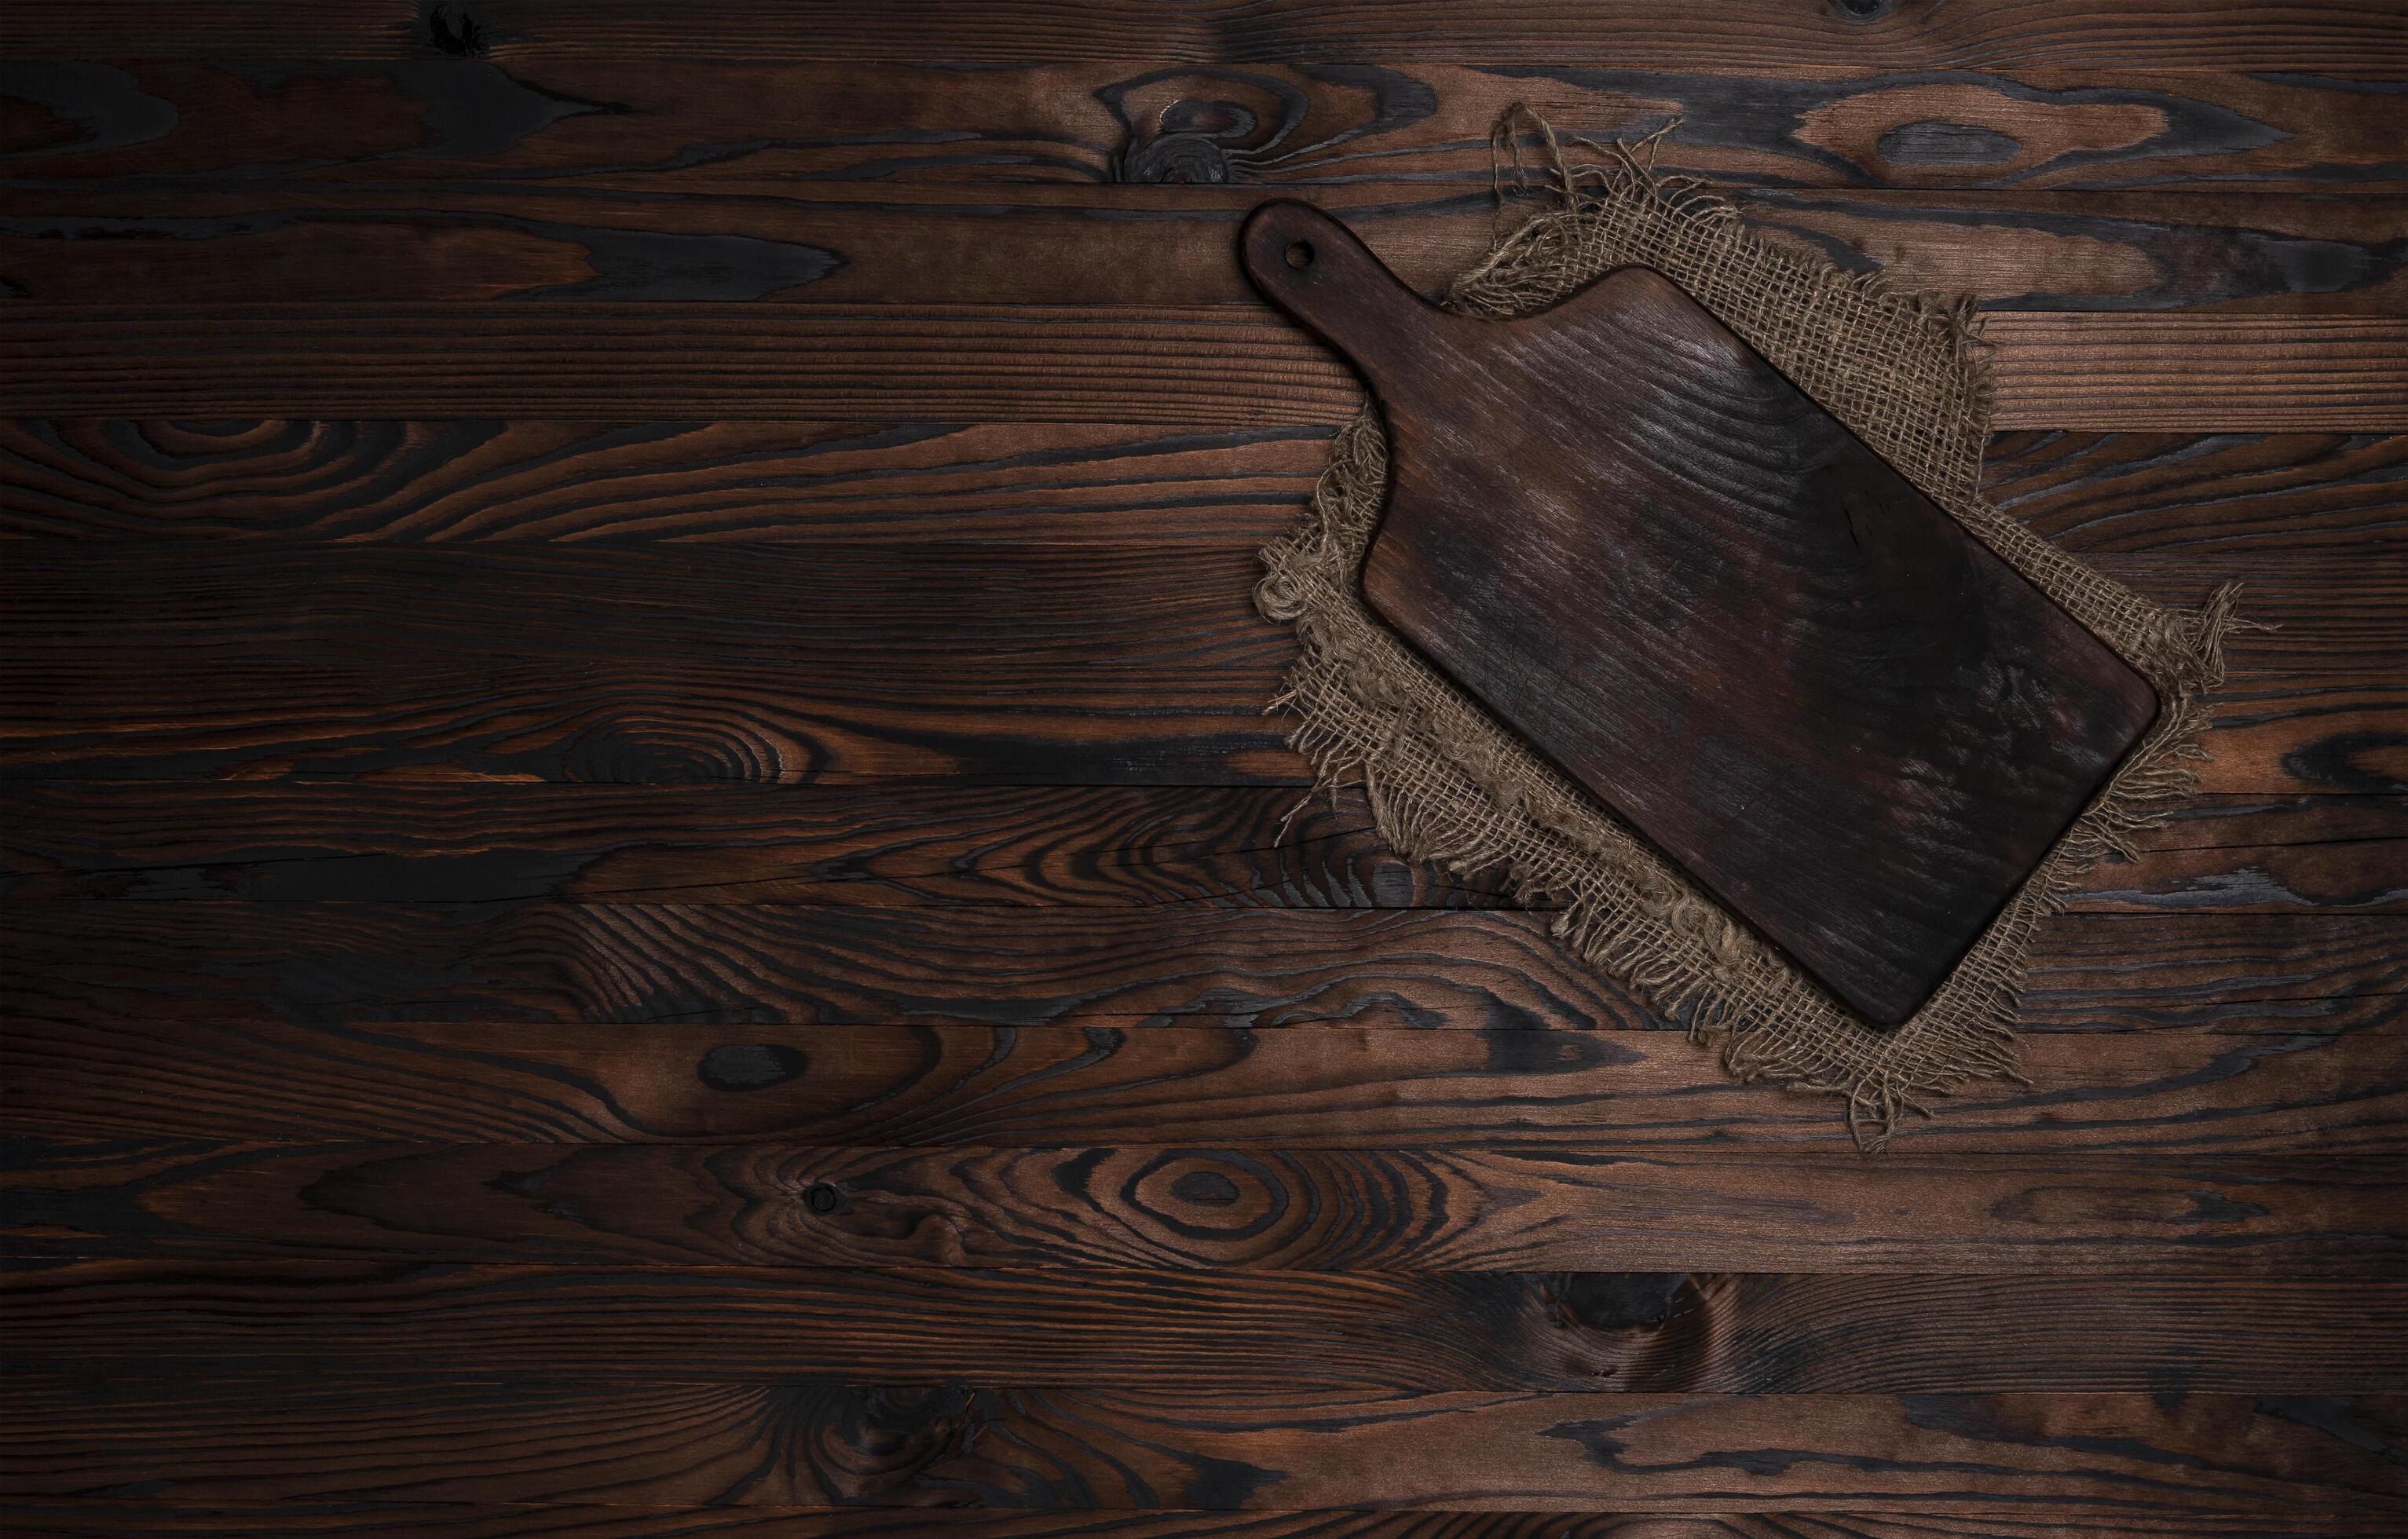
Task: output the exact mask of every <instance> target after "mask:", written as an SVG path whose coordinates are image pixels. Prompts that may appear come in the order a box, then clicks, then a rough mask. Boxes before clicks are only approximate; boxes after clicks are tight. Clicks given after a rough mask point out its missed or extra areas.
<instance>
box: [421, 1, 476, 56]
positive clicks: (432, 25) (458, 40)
mask: <svg viewBox="0 0 2408 1539" xmlns="http://www.w3.org/2000/svg"><path fill="white" fill-rule="evenodd" d="M426 37H427V40H428V41H429V42H431V43H433V44H434V45H435V47H436V50H437V52H440V53H446V54H449V55H451V56H452V58H454V59H481V58H483V57H484V56H485V50H486V48H487V44H486V41H485V29H484V26H483V25H482V24H481V23H480V22H479V21H478V20H477V19H476V18H475V17H473V16H471V15H469V14H468V12H467V11H466V9H465V8H464V9H462V10H459V11H457V12H456V13H455V12H454V11H453V9H452V7H450V6H446V5H435V6H430V7H427V10H426Z"/></svg>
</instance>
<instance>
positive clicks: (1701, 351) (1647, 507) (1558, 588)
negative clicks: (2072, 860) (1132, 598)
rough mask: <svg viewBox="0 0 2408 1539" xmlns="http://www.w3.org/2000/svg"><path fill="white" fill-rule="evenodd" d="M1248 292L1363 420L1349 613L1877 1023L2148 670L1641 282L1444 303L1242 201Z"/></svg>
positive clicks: (1903, 995) (1298, 223) (2020, 847)
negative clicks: (1380, 448) (1556, 294)
mask: <svg viewBox="0 0 2408 1539" xmlns="http://www.w3.org/2000/svg"><path fill="white" fill-rule="evenodd" d="M1240 249H1241V252H1242V255H1243V259H1244V262H1245V265H1246V269H1247V271H1248V273H1249V274H1250V275H1251V276H1252V278H1253V279H1254V284H1255V285H1256V287H1258V288H1260V289H1261V290H1262V292H1264V293H1265V294H1266V295H1268V296H1269V298H1270V299H1271V300H1272V301H1273V302H1274V303H1276V304H1278V305H1279V306H1282V307H1283V308H1284V309H1285V310H1286V311H1287V312H1288V313H1289V314H1291V315H1293V316H1294V317H1295V318H1296V319H1297V321H1301V322H1303V323H1304V324H1305V325H1306V326H1307V327H1309V328H1310V329H1312V331H1314V332H1315V333H1317V334H1319V335H1321V336H1322V337H1323V338H1324V339H1325V340H1326V341H1328V342H1329V343H1330V344H1331V345H1332V346H1334V347H1336V348H1337V349H1339V350H1340V352H1342V353H1344V354H1345V355H1346V356H1347V358H1348V359H1349V360H1350V361H1352V363H1354V365H1355V368H1356V369H1357V370H1358V371H1360V372H1361V374H1362V376H1363V378H1364V379H1365V380H1366V382H1368V383H1369V386H1370V388H1371V391H1372V392H1373V394H1374V395H1375V396H1376V397H1377V399H1378V401H1379V405H1380V409H1381V412H1382V414H1383V417H1384V418H1385V419H1386V422H1387V428H1388V435H1389V444H1390V462H1389V485H1388V502H1387V508H1386V511H1385V513H1384V514H1383V518H1382V521H1381V525H1380V529H1379V532H1378V534H1377V536H1376V538H1375V539H1374V541H1373V543H1372V546H1371V549H1370V551H1369V555H1368V556H1367V558H1366V559H1365V562H1364V567H1363V593H1364V597H1365V598H1366V599H1367V600H1368V601H1369V605H1370V606H1371V607H1372V608H1373V609H1374V610H1375V611H1376V612H1377V613H1378V614H1379V615H1380V616H1381V617H1382V618H1383V619H1384V620H1386V621H1387V622H1388V623H1389V624H1390V625H1392V626H1394V627H1395V628H1396V629H1397V631H1398V632H1399V633H1400V634H1403V635H1404V636H1405V637H1406V638H1407V639H1408V640H1409V641H1411V642H1412V645H1413V646H1414V647H1415V648H1418V649H1419V650H1420V651H1421V652H1422V653H1423V654H1424V655H1426V657H1427V658H1429V660H1430V661H1431V662H1432V663H1435V664H1436V665H1437V666H1438V667H1439V668H1440V669H1441V671H1443V672H1444V673H1446V674H1447V675H1448V676H1450V677H1452V678H1453V679H1454V680H1455V682H1456V683H1457V684H1459V685H1460V686H1462V687H1463V688H1464V689H1465V690H1467V691H1469V692H1470V693H1471V694H1472V695H1473V696H1474V697H1475V698H1477V699H1479V700H1480V701H1481V702H1483V703H1484V705H1486V706H1487V707H1488V708H1489V709H1490V710H1491V711H1492V712H1494V713H1495V714H1496V715H1497V716H1498V717H1499V718H1500V719H1502V720H1504V721H1505V722H1507V723H1508V724H1510V725H1511V726H1512V727H1513V728H1514V729H1515V730H1516V731H1518V732H1519V733H1521V734H1523V736H1525V737H1526V738H1527V739H1528V741H1529V742H1530V743H1531V744H1532V745H1533V746H1534V747H1536V748H1538V749H1539V750H1540V751H1541V753H1543V754H1544V755H1546V756H1547V757H1548V758H1550V759H1551V760H1552V761H1553V762H1555V763H1556V764H1557V765H1559V766H1560V767H1561V768H1562V769H1563V770H1564V771H1565V772H1566V773H1568V774H1569V775H1570V777H1572V778H1573V779H1574V780H1576V781H1578V782H1579V783H1580V784H1582V785H1584V786H1585V787H1586V788H1587V789H1588V790H1589V791H1591V792H1592V793H1594V794H1595V795H1596V796H1597V797H1598V799H1599V800H1600V801H1602V802H1603V803H1605V804H1606V805H1608V806H1609V807H1611V808H1613V810H1614V811H1616V812H1617V813H1619V814H1620V815H1621V816H1622V817H1623V818H1624V819H1626V820H1627V821H1628V822H1629V823H1630V824H1631V825H1632V826H1633V827H1634V828H1636V829H1637V830H1638V831H1639V832H1640V833H1641V834H1643V835H1644V836H1645V837H1647V838H1648V839H1649V840H1651V841H1653V842H1654V843H1655V844H1656V846H1657V847H1658V848H1660V849H1662V850H1663V852H1664V853H1665V854H1667V855H1668V856H1670V858H1671V859H1672V860H1673V861H1675V862H1678V863H1679V864H1680V865H1681V866H1683V867H1684V869H1686V870H1687V871H1688V873H1689V874H1690V875H1691V876H1693V877H1695V878H1696V879H1697V880H1698V881H1699V883H1700V884H1702V885H1703V886H1704V887H1705V888H1706V889H1707V890H1708V891H1711V892H1712V893H1713V894H1714V896H1715V897H1716V898H1717V899H1718V900H1720V901H1721V902H1722V903H1723V904H1724V905H1726V906H1727V907H1728V908H1729V909H1730V910H1731V911H1732V912H1733V913H1734V914H1736V915H1738V916H1739V917H1740V918H1742V919H1745V920H1746V921H1747V922H1748V923H1749V924H1750V925H1752V926H1754V927H1755V928H1756V930H1757V931H1758V932H1759V933H1761V934H1763V935H1764V936H1765V937H1766V938H1768V939H1769V940H1770V941H1771V942H1773V943H1774V944H1775V945H1776V946H1778V947H1780V948H1782V949H1783V950H1784V951H1785V952H1786V953H1787V954H1788V955H1789V956H1790V957H1791V958H1792V959H1794V960H1795V961H1796V962H1798V963H1799V965H1800V966H1801V967H1803V968H1804V969H1805V971H1806V972H1807V973H1808V974H1809V975H1810V976H1813V977H1814V978H1815V979H1816V980H1817V981H1819V982H1820V983H1821V984H1822V985H1823V987H1824V988H1826V989H1827V990H1829V991H1830V992H1831V993H1832V994H1833V995H1835V996H1836V997H1837V998H1838V999H1840V1000H1841V1001H1842V1003H1844V1004H1845V1005H1848V1006H1850V1007H1851V1008H1853V1009H1854V1010H1856V1012H1857V1013H1859V1014H1860V1015H1862V1016H1864V1017H1865V1018H1867V1019H1870V1020H1871V1021H1873V1022H1875V1023H1877V1024H1881V1025H1895V1024H1897V1023H1898V1022H1899V1021H1902V1020H1904V1019H1907V1018H1908V1017H1909V1016H1911V1015H1912V1014H1914V1010H1915V1009H1916V1008H1917V1007H1918V1006H1919V1005H1921V1004H1922V1003H1923V1001H1924V1000H1925V999H1926V998H1928V996H1929V995H1930V993H1931V991H1932V990H1934V989H1936V988H1938V987H1939V985H1940V983H1941V982H1942V980H1943V979H1944V978H1945V977H1946V976H1947V974H1948V972H1949V970H1950V969H1951V968H1952V967H1954V966H1955V964H1956V962H1957V959H1958V958H1959V957H1961V956H1962V955H1963V954H1964V951H1965V949H1966V948H1967V947H1968V946H1970V945H1971V942H1972V941H1973V940H1974V938H1975V937H1976V936H1977V935H1978V934H1979V933H1981V931H1982V930H1983V928H1984V927H1985V925H1987V923H1988V922H1989V920H1990V919H1991V918H1992V917H1993V916H1995V915H1996V914H1997V913H1998V911H1999V909H2000V906H2001V905H2003V904H2004V903H2005V901H2006V900H2007V898H2008V897H2009V896H2011V895H2012V894H2013V892H2014V890H2015V889H2016V888H2017V887H2018V886H2020V885H2021V884H2022V882H2023V881H2024V879H2025V878H2026V877H2027V876H2029V875H2030V873H2031V871H2032V869H2033V868H2034V867H2035V866H2036V865H2037V864H2038V863H2039V862H2040V860H2041V858H2042V856H2043V855H2044V854H2045V853H2046V852H2047V850H2048V848H2049V847H2050V846H2051V845H2052V844H2053V843H2054V842H2055V841H2056V839H2057V836H2058V834H2061V833H2062V832H2063V831H2064V830H2065V828H2066V826H2067V825H2068V824H2069V823H2070V822H2071V821H2072V819H2074V818H2075V817H2076V816H2077V815H2078V814H2079V813H2080V811H2081V810H2082V808H2083V807H2084V806H2085V805H2086V804H2087V803H2088V802H2089V800H2090V798H2091V797H2092V796H2093V795H2094V794H2096V792H2097V791H2099V789H2100V786H2101V785H2102V784H2103V783H2104V781H2105V779H2106V777H2107V776H2108V775H2109V774H2110V772H2112V770H2113V769H2114V766H2115V765H2116V763H2118V762H2120V761H2121V760H2122V759H2123V757H2124V756H2125V754H2126V753H2127V752H2128V751H2129V750H2130V748H2132V746H2133V745H2134V743H2135V742H2137V741H2138V740H2139V738H2140V737H2141V735H2142V734H2143V733H2144V732H2145V731H2146V730H2147V729H2148V726H2149V724H2150V722H2151V721H2152V720H2155V718H2156V716H2157V696H2156V694H2155V693H2154V692H2153V691H2151V689H2150V688H2149V685H2148V683H2147V682H2146V681H2145V680H2144V679H2143V678H2142V677H2140V676H2139V675H2138V674H2137V673H2135V672H2134V671H2133V670H2132V669H2131V668H2130V667H2129V666H2128V664H2126V663H2124V661H2123V660H2122V659H2121V658H2119V657H2117V656H2116V655H2115V654H2114V652H2113V651H2112V650H2110V649H2109V648H2107V647H2106V646H2105V644H2103V643H2102V642H2100V640H2099V639H2098V638H2097V637H2096V636H2093V635H2092V634H2089V633H2088V632H2087V631H2085V630H2084V629H2083V628H2082V626H2081V625H2079V624H2078V623H2076V622H2075V621H2074V620H2073V619H2072V618H2071V616H2069V615H2067V614H2066V613H2065V612H2064V611H2063V610H2061V609H2059V608H2058V607H2057V606H2056V605H2055V604H2053V603H2052V602H2050V600H2049V599H2048V598H2047V597H2046V596H2045V595H2043V594H2042V592H2041V591H2039V590H2038V589H2036V588H2034V587H2033V586H2032V585H2031V584H2030V583H2028V582H2027V581H2026V580H2025V579H2024V578H2023V577H2021V576H2020V575H2018V574H2017V573H2016V572H2014V570H2013V569H2012V568H2010V567H2009V566H2008V565H2007V564H2006V563H2004V562H2002V561H2000V559H1999V558H1998V557H1997V556H1995V555H1993V554H1992V553H1991V552H1990V551H1989V550H1988V549H1986V548H1985V547H1984V546H1983V545H1982V544H1981V543H1980V542H1979V541H1977V540H1975V539H1973V538H1972V537H1971V535H1970V534H1967V533H1966V532H1965V531H1964V529H1963V528H1962V527H1961V526H1959V525H1958V524H1957V522H1956V521H1955V520H1953V519H1951V518H1949V517H1948V515H1947V514H1945V513H1944V512H1942V510H1941V509H1940V508H1939V507H1937V506H1934V505H1933V504H1932V503H1931V501H1930V500H1929V499H1928V498H1927V497H1925V496H1924V495H1923V494H1922V493H1921V492H1918V491H1916V490H1915V489H1914V486H1912V485H1911V484H1909V483H1908V481H1907V480H1906V479H1905V477H1902V476H1900V475H1899V473H1898V472H1897V471H1896V470H1894V469H1892V468H1891V467H1890V465H1889V464H1888V463H1886V462H1885V461H1884V460H1883V459H1882V458H1881V456H1880V455H1878V454H1876V453H1875V452H1874V451H1873V450H1872V449H1870V448H1869V447H1867V446H1866V444H1865V443H1864V442H1863V440H1861V439H1859V438H1857V437H1856V435H1854V434H1853V433H1851V432H1850V431H1849V430H1848V429H1847V427H1846V426H1844V425H1843V424H1842V423H1841V422H1840V421H1839V420H1837V419H1836V418H1834V417H1832V416H1831V415H1830V414H1829V413H1828V412H1827V411H1825V410H1823V409H1822V408H1821V407H1820V406H1816V405H1815V404H1814V403H1813V401H1812V400H1810V399H1809V398H1808V397H1807V396H1806V395H1805V394H1804V392H1800V391H1799V389H1798V388H1797V387H1796V386H1795V385H1793V384H1791V383H1790V382H1789V380H1788V379H1787V378H1785V377H1784V376H1783V375H1782V374H1781V373H1780V372H1779V371H1778V370H1777V369H1775V368H1773V366H1772V365H1771V364H1770V363H1767V362H1766V361H1765V360H1764V359H1763V357H1762V356H1760V355H1759V354H1757V353H1756V351H1755V350H1754V349H1751V348H1749V347H1748V346H1747V344H1746V343H1744V342H1742V341H1741V340H1740V338H1739V337H1738V336H1736V335H1733V334H1732V333H1731V332H1730V331H1729V330H1728V329H1727V328H1726V327H1725V326H1723V325H1722V323H1721V322H1719V321H1716V320H1715V319H1714V318H1713V316H1712V315H1711V314H1709V313H1708V312H1707V311H1706V310H1705V309H1704V308H1703V307H1702V306H1699V304H1698V303H1697V302H1696V301H1695V300H1692V299H1691V298H1689V297H1688V295H1686V294H1685V293H1684V292H1682V291H1681V290H1680V289H1679V288H1678V287H1676V286H1675V285H1674V284H1673V283H1671V282H1670V280H1669V279H1667V278H1664V277H1663V276H1662V275H1660V274H1658V273H1656V272H1653V271H1651V270H1649V269H1646V268H1641V267H1625V268H1621V269H1618V270H1616V271H1614V272H1612V273H1609V274H1607V275H1605V276H1604V277H1602V278H1598V280H1597V281H1596V282H1594V283H1592V284H1590V285H1589V286H1588V287H1587V288H1585V289H1583V290H1581V291H1580V292H1577V293H1575V294H1573V295H1572V296H1571V297H1570V298H1569V299H1567V300H1565V301H1564V302H1563V303H1561V304H1559V305H1556V306H1554V307H1553V308H1551V309H1548V310H1546V311H1544V312H1542V313H1540V314H1537V315H1532V316H1527V317H1525V318H1522V319H1520V320H1516V321H1481V320H1474V319H1470V318H1468V317H1463V316H1457V315H1451V314H1449V313H1447V312H1445V311H1442V310H1441V309H1439V308H1438V307H1436V306H1432V305H1430V304H1428V303H1426V302H1425V301H1424V300H1423V299H1422V298H1421V297H1420V296H1419V295H1417V294H1415V293H1413V292H1412V291H1411V290H1409V289H1407V288H1406V287H1405V286H1404V285H1403V284H1402V283H1400V282H1398V280H1397V278H1396V277H1395V276H1394V275H1393V274H1391V273H1390V272H1389V271H1388V270H1387V268H1386V267H1384V266H1383V265H1382V264H1381V263H1380V261H1379V259H1378V258H1376V257H1374V256H1372V255H1371V253H1370V252H1369V250H1367V249H1365V248H1364V246H1363V244H1362V243H1361V242H1360V241H1358V240H1356V239H1355V237H1354V235H1351V234H1349V233H1348V232H1347V230H1346V229H1345V228H1344V227H1343V226H1342V225H1340V224H1339V223H1337V222H1336V221H1333V220H1331V219H1329V218H1327V217H1326V216H1325V215H1323V214H1321V213H1320V212H1318V211H1317V210H1315V209H1313V208H1312V207H1309V206H1307V205H1304V204H1300V203H1290V202H1279V203H1270V204H1266V205H1265V206H1263V207H1260V208H1258V209H1256V210H1255V211H1254V215H1253V217H1252V218H1251V219H1249V220H1248V221H1247V223H1246V226H1245V230H1244V233H1243V235H1242V236H1241V238H1240Z"/></svg>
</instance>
